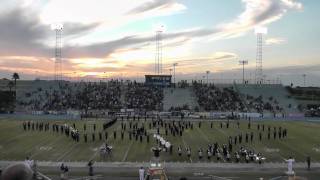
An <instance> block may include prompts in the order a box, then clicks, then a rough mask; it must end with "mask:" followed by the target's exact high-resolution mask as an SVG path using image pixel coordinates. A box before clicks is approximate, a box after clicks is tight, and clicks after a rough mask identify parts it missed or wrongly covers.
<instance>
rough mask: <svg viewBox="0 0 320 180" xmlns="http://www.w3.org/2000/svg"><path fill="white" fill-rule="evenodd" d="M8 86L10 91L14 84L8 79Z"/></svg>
mask: <svg viewBox="0 0 320 180" xmlns="http://www.w3.org/2000/svg"><path fill="white" fill-rule="evenodd" d="M7 86H8V88H9V89H10V92H11V89H12V88H13V86H14V83H13V82H12V81H9V83H8V85H7Z"/></svg>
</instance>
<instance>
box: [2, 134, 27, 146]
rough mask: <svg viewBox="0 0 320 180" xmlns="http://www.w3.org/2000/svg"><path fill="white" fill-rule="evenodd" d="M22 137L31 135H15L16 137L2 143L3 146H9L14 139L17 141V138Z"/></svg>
mask: <svg viewBox="0 0 320 180" xmlns="http://www.w3.org/2000/svg"><path fill="white" fill-rule="evenodd" d="M23 136H31V134H25V133H23V134H19V135H17V136H14V137H12V138H10V139H8V140H7V141H6V142H5V143H3V144H10V142H12V141H13V140H14V139H17V138H20V137H23Z"/></svg>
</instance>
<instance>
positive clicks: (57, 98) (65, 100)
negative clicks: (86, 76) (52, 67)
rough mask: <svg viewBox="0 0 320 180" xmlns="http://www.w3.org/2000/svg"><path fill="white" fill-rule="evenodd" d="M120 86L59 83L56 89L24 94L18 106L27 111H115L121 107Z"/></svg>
mask: <svg viewBox="0 0 320 180" xmlns="http://www.w3.org/2000/svg"><path fill="white" fill-rule="evenodd" d="M120 87H121V84H120V82H118V81H110V82H108V83H91V82H89V83H86V82H80V83H61V84H59V86H58V87H49V88H48V89H42V88H38V89H37V90H34V91H31V92H27V93H25V97H24V98H21V99H19V100H18V104H19V105H21V106H24V107H26V108H27V109H29V110H40V111H49V110H56V111H61V110H68V109H73V110H75V109H76V110H89V109H117V108H120V107H121V102H120V96H121V88H120Z"/></svg>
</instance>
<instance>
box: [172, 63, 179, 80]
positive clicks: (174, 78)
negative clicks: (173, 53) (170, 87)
mask: <svg viewBox="0 0 320 180" xmlns="http://www.w3.org/2000/svg"><path fill="white" fill-rule="evenodd" d="M177 65H178V63H173V84H174V85H176V66H177Z"/></svg>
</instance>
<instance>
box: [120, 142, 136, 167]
mask: <svg viewBox="0 0 320 180" xmlns="http://www.w3.org/2000/svg"><path fill="white" fill-rule="evenodd" d="M132 144H133V141H131V143H130V145H129V147H128V149H127V151H126V153H125V154H124V156H123V158H122V162H124V161H125V160H126V159H127V156H128V153H129V151H130V149H131V146H132Z"/></svg>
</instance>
